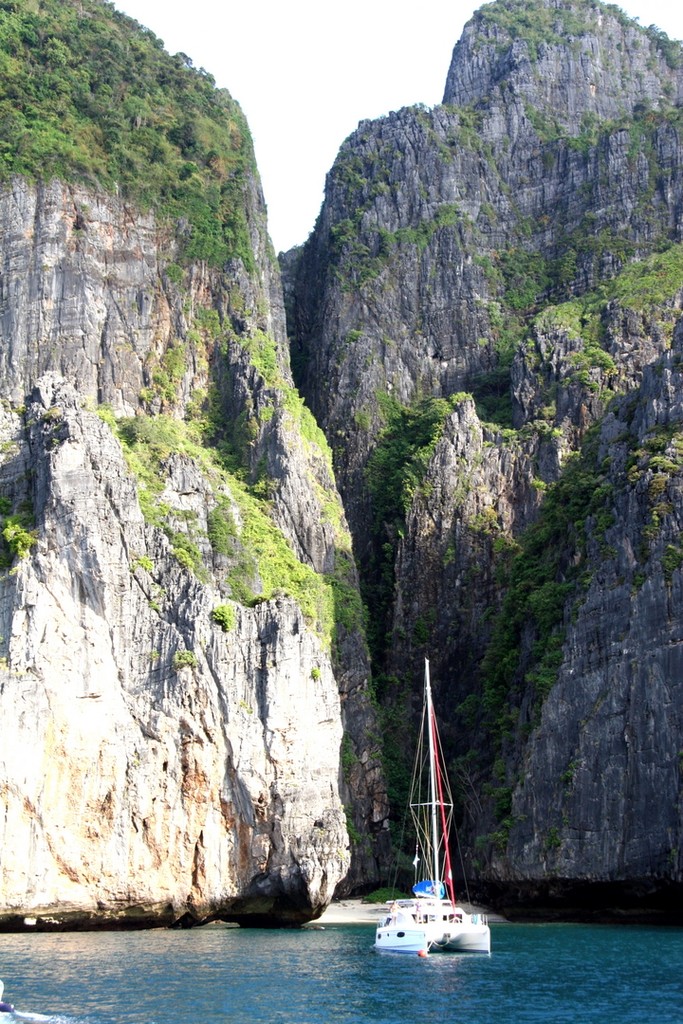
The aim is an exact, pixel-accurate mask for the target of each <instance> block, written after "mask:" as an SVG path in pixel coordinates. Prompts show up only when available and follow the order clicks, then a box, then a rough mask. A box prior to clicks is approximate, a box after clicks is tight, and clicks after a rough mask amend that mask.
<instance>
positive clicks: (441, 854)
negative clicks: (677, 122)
mask: <svg viewBox="0 0 683 1024" xmlns="http://www.w3.org/2000/svg"><path fill="white" fill-rule="evenodd" d="M424 689H425V693H424V705H423V711H422V728H421V730H420V740H419V743H418V750H417V755H416V758H415V770H414V774H413V784H412V788H411V799H410V811H411V815H412V818H413V823H414V825H415V831H416V839H417V850H416V853H415V861H414V862H413V863H414V864H415V868H416V873H417V869H418V867H421V868H422V870H423V871H425V872H427V877H426V878H425V879H423V880H421V881H419V882H417V883H416V884H415V885H414V886H413V894H414V895H413V898H412V899H400V900H395V901H394V902H393V903H392V904H391V905H390V906H389V907H388V908H387V910H386V911H384V913H383V914H382V917H381V918H380V920H379V922H378V924H377V931H376V933H375V948H376V949H378V950H388V951H391V952H394V953H419V954H421V955H425V954H426V953H429V952H436V951H442V952H456V953H462V952H468V953H490V952H491V931H490V928H489V925H488V921H487V920H486V916H485V915H484V914H468V913H467V912H466V911H465V910H463V908H462V907H459V906H458V905H457V903H456V900H455V891H454V888H453V878H452V872H451V864H450V851H449V846H448V833H449V827H450V822H451V817H452V813H453V801H452V797H451V794H450V789H449V785H448V779H447V776H446V772H445V769H444V765H443V757H442V753H441V744H440V741H439V733H438V729H437V725H436V718H435V715H434V708H433V706H432V690H431V684H430V679H429V662H428V661H427V660H425V684H424ZM425 786H426V790H425Z"/></svg>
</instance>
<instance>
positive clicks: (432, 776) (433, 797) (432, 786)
mask: <svg viewBox="0 0 683 1024" xmlns="http://www.w3.org/2000/svg"><path fill="white" fill-rule="evenodd" d="M425 696H426V700H427V728H428V731H429V796H430V803H431V816H432V857H433V867H432V870H433V873H434V874H433V878H432V881H433V882H434V884H435V885H436V884H437V882H440V881H441V877H440V873H439V841H438V840H439V828H438V814H437V806H438V797H437V792H436V747H435V743H434V712H433V711H432V687H431V683H430V681H429V660H428V659H427V658H425ZM434 895H435V896H436V895H437V894H436V893H434Z"/></svg>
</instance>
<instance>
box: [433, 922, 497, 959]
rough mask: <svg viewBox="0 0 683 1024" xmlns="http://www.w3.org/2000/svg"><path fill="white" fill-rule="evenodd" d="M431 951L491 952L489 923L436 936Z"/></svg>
mask: <svg viewBox="0 0 683 1024" xmlns="http://www.w3.org/2000/svg"><path fill="white" fill-rule="evenodd" d="M429 951H430V953H490V952H491V932H490V929H489V927H488V925H479V926H474V927H472V928H467V929H463V930H462V931H457V932H454V933H448V934H444V933H442V934H441V935H440V936H438V937H435V938H433V939H432V940H431V942H430V944H429Z"/></svg>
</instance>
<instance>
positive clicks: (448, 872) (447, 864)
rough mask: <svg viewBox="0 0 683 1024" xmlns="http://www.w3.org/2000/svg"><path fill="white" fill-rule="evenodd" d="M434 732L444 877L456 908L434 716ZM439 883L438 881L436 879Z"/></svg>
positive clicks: (438, 740)
mask: <svg viewBox="0 0 683 1024" xmlns="http://www.w3.org/2000/svg"><path fill="white" fill-rule="evenodd" d="M432 730H433V733H434V746H435V748H436V750H437V752H438V754H439V755H440V756H438V757H437V758H435V762H434V763H435V768H436V785H437V789H438V793H439V811H440V814H441V831H442V833H443V844H444V876H445V882H446V888H447V889H448V895H449V897H450V900H451V903H452V904H453V906H455V886H454V883H453V870H452V868H451V852H450V849H449V843H448V823H447V821H446V808H445V806H444V799H443V782H442V779H441V768H442V765H441V759H442V757H443V753H442V751H441V741H440V739H439V730H438V729H437V727H436V715H434V714H432ZM435 881H438V879H435Z"/></svg>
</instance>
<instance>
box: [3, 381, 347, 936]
mask: <svg viewBox="0 0 683 1024" xmlns="http://www.w3.org/2000/svg"><path fill="white" fill-rule="evenodd" d="M81 405H82V400H81V398H80V396H79V394H78V393H77V392H76V391H75V389H73V388H72V387H71V386H69V385H67V384H65V383H63V382H60V381H59V380H58V379H56V378H54V377H44V378H42V379H41V381H40V383H39V385H38V386H37V387H36V389H35V390H34V392H33V394H32V398H31V401H30V402H29V404H28V406H27V408H26V413H25V418H26V423H27V429H26V430H25V431H24V430H22V424H21V420H20V418H19V417H18V416H16V415H11V414H6V415H5V418H4V423H3V428H4V429H3V442H4V443H7V442H9V443H10V444H11V445H16V448H17V451H16V455H15V456H13V458H12V459H11V460H9V462H10V465H9V467H7V460H6V461H5V464H4V465H3V467H2V470H3V471H2V484H3V491H4V492H5V493H6V490H7V487H8V485H9V484H11V482H12V481H11V480H8V472H7V470H8V468H9V472H10V473H12V472H13V466H12V463H14V464H15V465H16V461H17V460H18V461H19V463H20V464H23V466H25V467H30V468H31V471H32V481H31V483H30V484H27V482H26V480H25V478H23V477H22V478H20V479H19V480H16V479H15V482H14V486H15V487H17V488H23V489H25V491H26V496H27V497H28V498H30V499H31V500H32V502H33V506H34V512H35V520H36V543H35V545H34V547H33V548H32V550H31V555H30V557H27V558H24V559H22V560H21V561H20V562H19V563H18V564H17V565H16V567H15V569H14V570H13V571H12V573H10V574H7V575H6V576H5V577H4V580H3V582H2V597H1V608H2V632H3V636H4V638H5V641H4V646H5V652H4V658H3V662H4V667H3V669H2V683H1V697H0V702H1V705H2V709H3V712H4V715H5V717H6V721H7V722H10V721H11V722H12V729H11V730H8V739H7V743H6V744H5V754H4V758H3V766H4V767H3V781H2V788H3V793H4V801H5V810H4V814H3V848H4V849H5V855H4V856H3V863H2V868H1V869H0V870H1V873H2V892H3V906H2V911H1V915H0V916H1V918H2V920H3V922H4V923H5V925H7V923H8V922H9V923H12V922H14V920H15V919H16V918H18V919H21V918H24V917H39V918H40V919H41V921H46V922H47V923H48V924H50V923H54V924H57V923H59V924H61V925H68V924H70V923H71V924H78V925H82V924H83V923H84V922H86V923H90V924H93V925H99V926H106V925H111V924H136V925H149V924H159V923H172V922H175V921H178V920H183V919H190V920H194V921H202V920H206V919H209V918H212V917H216V916H219V917H224V918H225V917H230V918H234V919H237V920H240V919H242V920H245V919H249V918H252V919H253V918H254V916H256V919H258V918H259V917H263V918H264V919H265V918H267V917H270V918H271V919H280V920H282V921H287V920H289V921H292V922H296V921H300V920H305V919H306V918H307V917H310V916H313V915H314V914H315V913H316V911H317V910H318V908H320V907H321V906H322V905H324V904H325V903H326V902H328V901H329V899H331V896H332V893H333V891H334V887H335V885H336V884H337V882H338V881H339V879H341V878H342V877H343V876H344V874H345V872H346V870H347V868H348V864H349V855H348V844H347V839H346V824H345V817H344V811H343V807H342V805H341V800H340V796H339V786H338V776H339V749H340V744H341V737H342V726H341V712H340V700H339V694H338V691H337V686H336V683H335V679H334V675H333V672H332V668H331V665H330V661H329V656H328V654H327V653H326V652H325V651H324V650H323V649H322V648H321V645H320V643H319V642H318V641H317V640H316V638H315V637H314V635H313V634H312V632H311V631H310V629H308V628H307V626H306V625H305V623H304V622H303V619H302V616H301V613H300V611H299V609H298V608H297V606H296V604H295V603H294V602H293V601H291V600H287V599H284V598H283V599H280V600H278V601H275V602H266V603H264V604H262V605H260V606H258V607H257V608H254V609H246V608H245V609H240V608H239V607H238V606H236V608H235V614H236V618H237V621H236V624H235V628H234V631H231V632H229V633H225V632H223V630H222V629H221V628H220V626H219V625H218V624H216V623H215V622H214V621H212V618H211V611H212V609H213V608H214V607H215V606H216V605H217V604H218V603H220V597H219V594H218V593H217V592H216V590H215V589H214V588H213V587H211V586H207V585H200V584H199V583H197V582H193V581H192V580H190V579H188V576H187V573H186V572H183V571H182V570H181V569H180V567H179V566H178V564H177V563H176V562H175V559H174V558H173V557H172V554H171V551H170V545H169V542H168V540H167V538H166V537H165V536H164V535H163V534H162V533H161V532H160V531H159V530H156V529H153V528H150V527H147V526H146V525H145V523H144V521H143V518H142V515H141V513H140V509H139V505H138V502H137V495H136V489H135V485H134V482H133V481H132V480H131V478H130V476H129V474H128V471H127V469H126V465H125V462H124V460H123V456H122V452H121V449H120V446H119V445H118V443H117V442H116V441H115V440H114V439H113V437H112V435H111V433H110V431H109V429H108V428H107V427H106V426H105V425H104V424H103V423H102V422H101V421H100V420H99V419H98V417H97V416H96V415H94V414H93V413H89V412H86V411H84V410H83V409H82V408H81ZM179 484H182V488H183V495H184V496H185V498H186V499H187V497H188V496H192V495H193V494H194V497H195V499H196V500H197V501H198V502H200V503H201V502H202V500H203V499H204V496H203V495H202V494H201V493H197V492H196V490H195V488H196V485H197V481H196V480H193V479H192V475H191V473H190V474H188V473H185V474H184V475H183V474H174V477H173V478H169V481H168V490H169V492H170V491H172V490H173V488H174V487H176V486H178V485H179ZM16 496H17V497H19V496H20V495H19V494H17V495H16ZM170 496H171V495H170V493H169V494H168V495H167V497H170ZM176 497H180V495H176ZM186 655H191V657H186ZM10 733H11V738H10V735H9V734H10ZM27 751H31V756H30V757H27V756H26V752H27Z"/></svg>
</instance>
